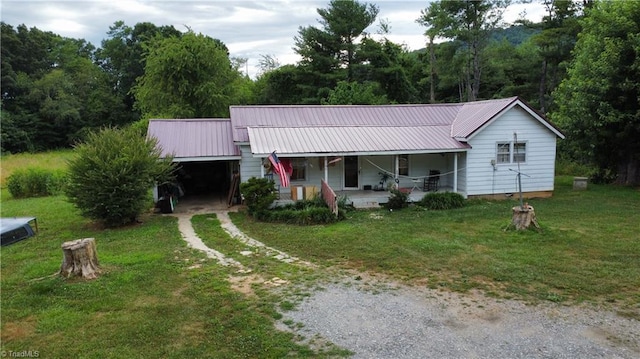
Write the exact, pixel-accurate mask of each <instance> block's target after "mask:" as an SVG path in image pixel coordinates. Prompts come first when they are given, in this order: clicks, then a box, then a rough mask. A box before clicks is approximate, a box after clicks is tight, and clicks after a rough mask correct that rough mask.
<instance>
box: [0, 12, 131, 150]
mask: <svg viewBox="0 0 640 359" xmlns="http://www.w3.org/2000/svg"><path fill="white" fill-rule="evenodd" d="M94 52H95V47H94V46H93V45H92V44H91V43H87V42H86V41H85V40H83V39H71V38H63V37H61V36H59V35H56V34H53V33H51V32H42V31H40V30H38V29H37V28H31V29H27V28H26V27H25V26H24V25H20V26H18V27H17V29H16V30H14V29H13V27H11V26H10V25H7V24H4V23H3V24H2V76H3V77H2V112H3V114H4V115H5V116H3V117H4V118H3V120H4V121H6V122H4V121H3V126H2V140H3V141H2V150H3V151H10V152H22V151H35V150H46V149H51V148H58V147H68V146H70V145H71V144H73V142H74V141H75V140H76V139H78V138H80V137H82V135H83V133H85V132H86V129H88V128H97V127H101V126H103V125H105V124H113V125H115V124H118V123H119V122H118V121H117V119H116V118H115V117H114V116H113V114H114V113H117V112H118V111H120V110H121V106H119V104H118V101H117V100H116V97H115V94H114V93H113V91H112V87H111V86H110V83H109V82H108V81H107V78H106V76H105V74H104V72H103V71H102V70H101V69H100V67H98V66H97V65H96V64H95V63H94V62H93V59H94Z"/></svg>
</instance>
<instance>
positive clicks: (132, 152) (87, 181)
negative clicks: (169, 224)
mask: <svg viewBox="0 0 640 359" xmlns="http://www.w3.org/2000/svg"><path fill="white" fill-rule="evenodd" d="M75 151H76V152H77V156H76V157H75V158H74V159H73V160H71V161H70V163H69V182H68V185H67V186H66V188H65V192H66V194H67V197H69V201H70V202H71V203H73V204H74V205H75V206H76V207H77V208H78V209H80V211H81V213H82V215H83V216H85V217H87V218H91V219H93V220H97V221H101V222H103V223H104V224H105V225H107V226H119V225H124V224H128V223H131V222H134V221H136V220H137V218H138V216H139V215H141V214H142V213H143V212H145V211H146V210H148V209H150V208H151V206H152V198H151V191H150V190H151V188H152V187H153V186H154V185H156V184H157V183H164V182H166V181H171V180H172V179H173V176H174V171H175V164H174V163H172V158H171V157H165V158H162V152H161V149H160V148H159V146H158V144H157V140H156V139H154V138H146V137H145V136H142V135H141V134H140V132H139V131H137V130H135V129H132V128H125V129H117V128H105V129H103V130H101V131H99V132H92V133H90V134H89V135H88V136H87V139H86V141H85V142H83V143H80V144H78V145H76V147H75Z"/></svg>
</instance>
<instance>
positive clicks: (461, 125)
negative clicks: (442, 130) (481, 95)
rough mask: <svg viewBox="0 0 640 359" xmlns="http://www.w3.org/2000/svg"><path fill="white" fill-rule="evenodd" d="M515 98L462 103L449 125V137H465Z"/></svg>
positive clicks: (516, 98)
mask: <svg viewBox="0 0 640 359" xmlns="http://www.w3.org/2000/svg"><path fill="white" fill-rule="evenodd" d="M517 100H518V97H510V98H505V99H499V100H486V101H476V102H467V103H464V104H463V106H462V107H461V108H460V111H459V112H458V114H457V116H456V118H455V120H454V121H453V124H452V126H451V137H454V138H460V139H466V138H467V137H469V136H470V135H471V134H473V133H474V132H475V131H477V130H478V129H480V128H481V127H482V126H484V125H485V124H486V123H488V122H489V121H491V120H492V119H494V118H495V117H496V116H497V115H498V114H499V113H500V112H501V111H502V110H504V109H506V108H507V107H509V106H510V105H511V104H512V103H514V102H515V101H517Z"/></svg>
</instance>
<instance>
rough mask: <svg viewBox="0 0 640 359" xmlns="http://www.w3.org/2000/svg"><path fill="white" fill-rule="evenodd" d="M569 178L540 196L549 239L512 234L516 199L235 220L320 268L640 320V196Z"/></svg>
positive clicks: (537, 203) (235, 217)
mask: <svg viewBox="0 0 640 359" xmlns="http://www.w3.org/2000/svg"><path fill="white" fill-rule="evenodd" d="M571 183H572V182H571V178H570V177H559V178H558V180H557V185H556V191H555V194H554V197H553V198H547V199H532V200H530V201H529V203H530V204H531V205H532V206H534V207H535V209H536V213H537V216H538V221H539V223H540V224H541V226H542V228H543V232H542V233H537V232H535V231H522V232H517V231H504V229H505V228H506V227H507V225H508V224H509V223H510V221H511V207H513V206H515V205H517V202H515V201H503V202H491V201H471V202H470V203H469V204H468V206H466V207H465V208H462V209H456V210H449V211H426V210H423V209H421V208H418V207H411V208H407V209H404V210H401V211H393V212H389V211H385V210H372V211H356V212H351V213H350V214H349V215H348V219H347V220H346V221H343V222H340V223H336V224H332V225H322V226H307V227H302V226H288V225H280V224H267V223H258V222H255V221H253V220H252V219H251V218H249V217H247V215H246V214H244V213H237V214H234V213H232V214H231V216H232V219H233V221H234V223H236V225H237V226H238V227H240V228H241V229H242V230H243V231H244V232H245V233H247V234H248V235H251V236H253V237H255V238H258V239H260V240H261V241H264V242H265V243H266V244H267V245H270V246H273V247H276V248H280V249H282V250H284V251H286V252H288V253H290V254H292V255H295V256H299V257H301V258H303V259H307V260H312V261H315V262H318V263H328V264H331V265H338V266H343V267H346V268H351V269H356V270H359V271H369V272H378V273H383V274H385V275H390V276H393V277H395V278H397V279H400V280H403V281H406V282H407V283H412V284H416V285H426V286H429V287H432V288H441V287H444V288H449V289H452V290H458V291H466V290H469V289H471V288H480V289H483V290H485V291H487V292H489V293H492V294H494V295H496V296H501V297H514V298H519V299H524V300H529V301H537V300H551V301H571V302H574V301H577V302H580V301H589V302H595V303H613V304H614V305H616V306H617V307H618V309H619V310H620V311H622V312H626V313H627V314H629V315H632V316H636V317H638V318H640V240H639V237H640V235H639V234H638V223H640V211H639V210H638V208H639V205H640V191H638V189H633V188H624V187H613V186H597V185H591V184H590V185H589V189H588V190H587V191H573V190H572V188H571Z"/></svg>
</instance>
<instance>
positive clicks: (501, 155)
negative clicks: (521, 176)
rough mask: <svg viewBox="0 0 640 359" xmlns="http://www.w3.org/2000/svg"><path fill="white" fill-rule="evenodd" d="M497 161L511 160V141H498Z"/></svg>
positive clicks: (507, 161)
mask: <svg viewBox="0 0 640 359" xmlns="http://www.w3.org/2000/svg"><path fill="white" fill-rule="evenodd" d="M496 162H498V163H509V162H511V143H510V142H498V151H497V153H496Z"/></svg>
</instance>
